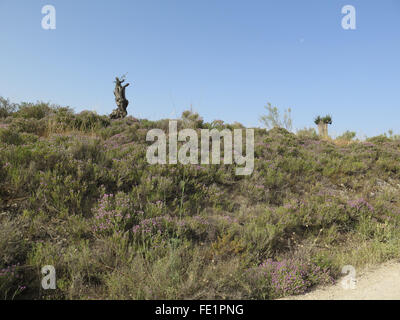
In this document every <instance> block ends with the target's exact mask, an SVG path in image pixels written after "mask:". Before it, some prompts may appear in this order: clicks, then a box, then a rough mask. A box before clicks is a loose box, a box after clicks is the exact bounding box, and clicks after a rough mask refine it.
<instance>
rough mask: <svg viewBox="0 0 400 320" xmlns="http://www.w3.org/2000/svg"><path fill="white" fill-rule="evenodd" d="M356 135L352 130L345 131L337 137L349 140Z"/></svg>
mask: <svg viewBox="0 0 400 320" xmlns="http://www.w3.org/2000/svg"><path fill="white" fill-rule="evenodd" d="M355 137H356V133H355V132H354V131H346V132H344V133H343V134H342V135H341V136H339V137H337V139H338V140H345V141H351V140H353V139H354V138H355Z"/></svg>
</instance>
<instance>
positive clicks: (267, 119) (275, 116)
mask: <svg viewBox="0 0 400 320" xmlns="http://www.w3.org/2000/svg"><path fill="white" fill-rule="evenodd" d="M265 108H266V109H267V112H268V114H266V115H262V116H260V122H261V123H262V124H263V125H265V127H266V128H267V129H272V128H285V129H286V130H289V131H291V130H292V127H293V125H292V118H291V112H292V110H291V109H290V108H289V109H287V110H285V111H284V115H283V119H281V116H280V113H279V110H278V108H277V107H273V106H272V105H271V103H268V104H267V105H266V106H265Z"/></svg>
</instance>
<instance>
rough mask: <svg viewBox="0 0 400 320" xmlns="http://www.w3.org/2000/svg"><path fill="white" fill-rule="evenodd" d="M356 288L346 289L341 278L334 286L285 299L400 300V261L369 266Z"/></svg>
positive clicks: (361, 273)
mask: <svg viewBox="0 0 400 320" xmlns="http://www.w3.org/2000/svg"><path fill="white" fill-rule="evenodd" d="M356 279H357V283H356V288H355V289H347V290H346V289H344V288H343V287H342V284H341V279H339V280H338V281H337V283H336V284H335V285H333V286H328V287H321V288H317V289H315V290H313V291H311V292H310V293H307V294H304V295H300V296H293V297H288V298H285V299H283V300H400V262H398V261H395V262H389V263H385V264H382V265H380V266H377V267H372V268H369V269H367V270H365V271H363V272H360V274H357V276H356Z"/></svg>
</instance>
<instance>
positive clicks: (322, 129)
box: [318, 122, 328, 138]
mask: <svg viewBox="0 0 400 320" xmlns="http://www.w3.org/2000/svg"><path fill="white" fill-rule="evenodd" d="M318 134H319V136H320V137H322V138H327V137H328V124H327V123H323V122H321V123H319V124H318Z"/></svg>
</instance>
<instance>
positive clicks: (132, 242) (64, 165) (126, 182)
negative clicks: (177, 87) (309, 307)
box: [0, 104, 400, 299]
mask: <svg viewBox="0 0 400 320" xmlns="http://www.w3.org/2000/svg"><path fill="white" fill-rule="evenodd" d="M178 125H179V128H180V129H181V128H185V127H190V128H195V129H197V130H200V129H201V128H217V129H224V128H230V129H233V128H240V127H241V125H240V124H233V125H226V124H224V123H223V122H221V121H216V122H213V123H204V122H203V121H202V120H201V119H200V118H199V117H198V115H196V114H190V113H186V115H185V116H184V118H183V119H182V120H180V121H179V123H178ZM151 128H160V129H163V130H165V132H167V131H168V120H160V121H155V122H153V121H148V120H143V119H142V120H138V119H134V118H132V117H128V118H126V119H124V120H115V121H110V120H109V119H107V118H106V117H104V116H98V115H96V114H93V113H90V112H83V113H80V114H74V113H73V112H72V111H71V110H69V109H68V108H54V107H50V106H48V105H46V104H39V105H34V104H31V105H24V106H21V107H20V108H19V110H18V111H16V112H13V113H10V114H9V115H8V117H7V118H4V119H3V120H2V126H1V128H0V199H1V201H0V269H3V271H2V272H1V273H0V294H1V296H2V297H5V298H8V299H10V298H12V297H15V298H39V299H40V298H53V299H69V298H73V299H91V298H95V299H96V298H110V299H115V298H119V299H182V298H194V299H206V298H215V299H223V298H231V299H242V298H243V299H244V298H246V299H270V298H279V297H282V296H287V295H291V294H301V293H304V292H306V291H307V290H309V289H310V288H312V287H313V286H315V285H318V284H327V283H333V282H334V279H336V278H337V277H338V276H339V275H340V270H341V268H342V266H343V265H353V266H354V267H355V268H359V267H362V266H365V265H368V264H374V263H379V262H383V261H386V260H388V259H392V258H396V257H398V256H399V253H400V250H399V248H400V234H399V233H400V232H399V228H398V224H399V221H400V220H399V219H400V218H399V217H400V215H399V213H400V207H399V200H400V199H399V194H400V193H399V188H400V163H399V161H398V159H399V155H400V141H394V140H390V139H388V138H385V137H376V138H373V139H371V140H370V141H367V142H354V143H339V142H337V141H323V140H320V139H319V138H318V137H316V136H315V135H309V134H307V135H305V134H298V135H295V134H292V133H289V132H287V131H286V130H284V129H273V130H270V131H265V130H261V129H255V168H254V172H253V174H252V175H251V176H236V175H235V170H234V169H235V166H234V165H182V164H178V165H149V164H148V163H147V161H146V156H145V155H146V149H147V147H148V145H149V143H148V142H146V133H147V131H148V130H149V129H151ZM44 265H54V266H55V268H56V271H57V288H58V289H57V290H55V291H52V292H49V291H44V290H42V289H41V288H40V287H39V285H40V279H41V277H42V275H41V274H40V270H41V268H42V267H43V266H44Z"/></svg>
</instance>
